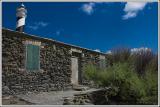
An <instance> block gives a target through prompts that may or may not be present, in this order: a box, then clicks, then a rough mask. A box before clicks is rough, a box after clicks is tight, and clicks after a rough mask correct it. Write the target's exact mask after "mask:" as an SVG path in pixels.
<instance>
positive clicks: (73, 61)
mask: <svg viewBox="0 0 160 107" xmlns="http://www.w3.org/2000/svg"><path fill="white" fill-rule="evenodd" d="M78 65H79V64H78V57H74V56H72V58H71V70H72V76H71V83H72V84H74V85H78V72H79V71H78V69H79V68H78Z"/></svg>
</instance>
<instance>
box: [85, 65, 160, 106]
mask: <svg viewBox="0 0 160 107" xmlns="http://www.w3.org/2000/svg"><path fill="white" fill-rule="evenodd" d="M152 63H153V62H152ZM153 65H154V64H153ZM152 70H154V69H152ZM152 70H148V71H147V72H146V73H145V75H144V76H143V77H142V76H139V75H138V74H137V72H135V69H134V67H133V66H131V65H130V64H129V63H120V62H119V63H113V66H110V67H108V68H106V69H104V70H102V69H98V68H96V67H94V66H93V65H88V66H87V67H86V69H85V76H86V77H87V78H88V79H90V80H92V81H94V82H95V83H96V84H98V85H99V87H112V88H114V89H116V91H114V93H112V92H110V93H107V95H112V96H116V100H117V102H119V103H120V104H157V92H158V89H157V87H158V82H157V79H158V78H157V75H156V74H155V72H153V71H152Z"/></svg>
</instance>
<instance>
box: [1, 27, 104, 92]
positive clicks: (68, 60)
mask: <svg viewBox="0 0 160 107" xmlns="http://www.w3.org/2000/svg"><path fill="white" fill-rule="evenodd" d="M88 63H92V64H94V65H96V66H98V67H101V68H103V67H106V54H104V53H101V52H96V51H93V50H89V49H85V48H81V47H78V46H74V45H69V44H66V43H62V42H58V41H55V40H52V39H46V38H42V37H38V36H34V35H29V34H26V33H22V32H18V31H12V30H9V29H6V28H3V29H2V83H3V87H4V86H7V87H8V88H9V89H11V90H13V91H15V92H25V91H51V90H65V89H68V88H70V87H71V86H72V85H74V84H75V85H78V84H82V85H86V84H87V82H86V80H85V78H84V70H83V68H84V66H85V65H87V64H88Z"/></svg>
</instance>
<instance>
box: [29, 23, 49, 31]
mask: <svg viewBox="0 0 160 107" xmlns="http://www.w3.org/2000/svg"><path fill="white" fill-rule="evenodd" d="M46 26H48V23H47V22H43V21H40V22H34V23H33V24H32V25H28V26H27V27H28V28H30V29H32V30H37V29H39V28H42V27H46Z"/></svg>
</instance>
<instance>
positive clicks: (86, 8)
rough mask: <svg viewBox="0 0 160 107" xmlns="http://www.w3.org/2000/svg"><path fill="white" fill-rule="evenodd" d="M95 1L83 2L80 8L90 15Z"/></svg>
mask: <svg viewBox="0 0 160 107" xmlns="http://www.w3.org/2000/svg"><path fill="white" fill-rule="evenodd" d="M94 7H95V3H87V4H83V5H82V7H81V9H82V11H84V12H85V13H87V14H88V15H91V14H92V13H93V12H94Z"/></svg>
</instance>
